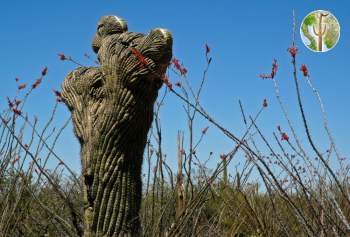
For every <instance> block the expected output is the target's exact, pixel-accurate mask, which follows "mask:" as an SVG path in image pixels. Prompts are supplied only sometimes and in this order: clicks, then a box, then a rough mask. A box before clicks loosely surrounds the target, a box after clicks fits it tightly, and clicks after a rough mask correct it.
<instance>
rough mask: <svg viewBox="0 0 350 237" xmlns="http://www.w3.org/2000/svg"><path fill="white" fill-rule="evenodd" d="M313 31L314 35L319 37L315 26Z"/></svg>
mask: <svg viewBox="0 0 350 237" xmlns="http://www.w3.org/2000/svg"><path fill="white" fill-rule="evenodd" d="M312 30H313V32H314V34H315V35H316V36H319V34H318V33H317V31H316V28H315V25H313V26H312Z"/></svg>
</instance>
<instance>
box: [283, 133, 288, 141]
mask: <svg viewBox="0 0 350 237" xmlns="http://www.w3.org/2000/svg"><path fill="white" fill-rule="evenodd" d="M281 140H282V141H289V137H288V135H287V133H282V136H281Z"/></svg>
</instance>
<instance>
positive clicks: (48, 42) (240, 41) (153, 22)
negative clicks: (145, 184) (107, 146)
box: [0, 0, 350, 170]
mask: <svg viewBox="0 0 350 237" xmlns="http://www.w3.org/2000/svg"><path fill="white" fill-rule="evenodd" d="M292 9H295V11H296V20H297V32H296V33H297V34H296V43H297V46H298V47H299V54H298V59H297V61H298V62H297V63H298V65H300V64H301V63H306V64H307V65H308V67H309V70H310V74H311V76H312V79H313V81H314V83H315V86H316V87H317V88H318V89H319V90H320V92H321V95H322V98H323V100H324V102H325V105H326V109H327V112H328V116H329V122H330V125H331V128H332V131H333V135H334V136H335V138H336V141H337V144H338V147H339V149H340V150H341V152H342V154H343V155H344V156H348V155H349V154H350V147H349V145H348V141H349V140H350V134H349V132H350V129H349V127H350V126H349V125H348V121H350V112H349V109H348V108H349V102H350V93H349V90H350V82H349V72H348V70H349V68H350V60H349V59H348V57H349V53H350V44H349V42H350V14H349V12H350V2H348V1H345V0H344V1H313V2H311V1H301V0H294V1H277V0H276V1H258V0H256V1H229V0H226V1H184V0H178V1H160V0H158V1H130V0H129V1H116V0H108V1H106V0H103V1H101V0H99V1H97V0H93V1H92V0H91V1H82V0H75V1H42V0H36V1H19V0H12V1H1V2H0V29H1V37H0V47H1V54H0V55H1V59H2V60H1V64H0V76H1V81H2V84H1V87H0V108H4V107H5V106H6V100H5V97H6V96H12V95H14V93H15V91H16V83H15V81H14V78H15V77H16V76H18V77H20V78H21V81H22V82H27V83H29V84H30V83H32V82H33V81H34V80H35V79H36V78H37V77H38V76H39V75H40V71H41V69H42V68H43V67H44V66H47V67H48V75H47V77H46V78H45V80H44V82H43V83H42V85H40V87H39V88H38V89H37V91H36V92H35V95H34V96H33V97H32V98H31V100H30V103H28V106H27V107H26V110H25V111H26V112H29V113H30V114H31V115H34V114H37V115H38V116H39V118H40V119H41V121H42V122H43V121H44V120H45V118H47V116H48V114H49V112H48V111H50V109H51V108H52V106H53V104H54V100H55V98H54V96H53V95H52V91H51V89H52V88H59V87H60V84H61V83H62V81H63V79H64V77H65V75H67V74H68V73H69V72H70V71H71V70H73V69H74V68H75V65H73V64H71V63H68V62H62V61H60V60H58V57H57V54H58V53H61V52H63V53H65V54H66V55H69V56H72V57H73V58H75V59H76V60H77V61H79V62H81V63H82V64H84V65H91V64H92V62H91V61H89V60H87V59H86V58H85V57H84V54H85V53H87V54H89V55H91V56H93V53H92V50H91V39H92V37H93V35H94V32H95V28H96V23H97V21H98V19H99V18H100V17H101V16H103V15H110V14H112V15H118V16H121V17H123V18H124V19H126V20H127V21H128V25H129V30H130V31H136V32H145V33H146V32H148V31H149V30H150V29H152V28H155V27H164V28H168V29H169V30H171V32H172V34H173V37H174V47H173V49H174V50H173V54H174V56H175V57H177V58H179V59H180V60H181V61H182V62H183V64H184V65H185V66H186V68H187V69H188V79H189V80H190V81H191V83H192V84H193V85H194V86H197V85H198V83H199V81H200V79H201V75H202V72H203V69H204V67H205V57H204V47H203V46H204V44H205V43H207V44H208V45H209V46H210V47H211V49H212V52H211V56H212V58H213V61H212V65H211V68H210V70H209V73H208V81H207V84H206V86H205V89H204V90H203V95H202V104H203V106H204V107H205V108H206V109H207V111H208V112H209V113H210V114H212V115H213V117H215V118H216V119H217V120H218V121H219V122H220V123H222V124H223V125H224V126H225V127H227V128H229V129H230V130H232V131H233V132H234V133H235V134H236V135H238V136H240V135H242V134H243V132H244V129H243V128H244V126H243V124H242V120H241V117H240V112H239V107H238V99H240V100H241V101H242V102H243V104H244V106H245V109H246V112H247V113H250V114H254V113H255V112H256V111H257V110H258V108H259V107H260V105H261V103H262V101H263V99H264V98H267V99H268V101H269V105H270V106H269V108H268V109H267V110H266V111H265V112H264V114H263V115H262V117H261V119H260V120H259V125H260V126H261V128H262V130H263V131H264V132H265V134H266V135H267V136H268V137H269V138H272V135H271V132H272V131H273V130H274V129H275V128H276V126H277V125H282V126H284V127H286V126H285V125H286V121H285V119H284V118H283V116H282V113H281V111H280V109H279V107H278V104H277V101H276V99H275V97H274V91H273V86H272V82H271V81H263V80H261V79H259V78H258V75H259V74H260V73H264V72H269V70H270V68H271V61H272V59H273V58H276V59H277V60H278V62H279V66H280V68H279V71H278V74H277V80H278V81H279V83H280V86H281V93H282V95H283V100H284V102H285V103H286V105H287V106H288V109H289V113H290V115H291V117H292V118H293V120H294V124H295V126H296V127H297V130H298V132H300V133H303V129H302V127H301V126H300V125H301V119H300V117H299V111H298V110H297V107H296V97H295V90H294V84H293V81H292V74H291V70H292V68H291V64H290V56H289V55H288V53H287V48H288V47H289V45H290V43H291V26H292V23H291V22H292ZM318 9H323V10H329V11H331V12H332V13H333V14H334V15H335V16H336V17H337V19H338V20H339V22H340V26H341V36H340V40H339V42H338V44H337V45H336V47H335V48H334V49H332V50H331V51H329V52H327V53H313V52H311V51H309V50H308V49H307V48H306V47H305V46H304V45H303V44H302V42H301V39H300V35H299V26H300V22H301V20H302V19H303V17H304V16H306V15H307V14H308V13H309V12H311V11H314V10H318ZM300 76H301V75H300ZM170 79H171V81H172V82H176V81H179V80H181V79H180V78H178V77H176V76H175V75H171V78H170ZM302 91H303V100H304V101H305V109H306V111H307V116H308V118H309V120H310V121H312V125H311V129H312V134H313V137H314V138H315V140H317V143H318V144H319V147H320V148H321V149H324V150H325V149H327V147H326V144H327V143H326V141H327V140H326V136H325V132H324V131H323V130H322V119H321V114H320V112H319V109H318V105H317V103H316V100H315V98H314V97H313V95H312V92H311V91H310V90H309V89H308V88H307V87H306V84H305V83H302ZM68 116H69V113H68V111H67V110H66V109H65V107H64V106H63V105H61V106H60V108H59V111H58V116H57V118H56V121H57V123H58V124H63V122H64V121H65V119H67V118H68ZM161 118H162V127H163V133H164V134H163V136H164V150H165V152H166V153H167V154H168V161H169V163H170V164H172V165H174V166H175V164H176V160H175V157H176V134H177V131H178V130H179V129H180V130H185V129H186V120H185V113H184V111H183V108H182V103H181V102H180V101H179V100H178V99H177V98H176V97H175V96H174V95H169V96H168V97H167V99H166V104H165V106H164V108H163V110H162V112H161ZM208 125H209V124H208V123H207V122H206V121H203V120H198V122H197V123H196V125H195V128H196V131H197V136H199V135H200V132H201V128H203V127H205V126H208ZM209 126H210V128H209V131H208V134H207V136H206V138H205V140H204V142H203V144H202V146H201V148H200V150H201V154H202V156H203V159H204V157H207V155H206V154H207V153H208V152H209V151H213V152H214V154H215V155H216V156H218V155H219V154H221V153H225V152H228V151H229V150H230V148H231V147H232V142H231V141H229V140H228V139H226V138H225V137H224V136H223V135H222V134H221V133H220V132H219V131H218V130H216V129H215V128H214V127H213V126H211V125H209ZM271 140H272V139H271ZM302 142H303V143H304V144H305V146H306V147H308V145H307V143H306V139H304V138H302ZM56 150H57V153H58V154H60V155H61V156H62V157H63V158H64V159H65V160H66V162H67V163H68V164H69V165H71V166H73V167H74V168H75V169H76V170H79V166H80V164H79V163H80V162H79V148H78V143H77V141H76V140H75V138H74V136H73V132H72V129H71V127H70V128H68V129H67V130H66V131H65V132H64V134H63V135H62V137H61V139H60V142H59V144H58V145H57V147H56ZM237 162H238V161H237Z"/></svg>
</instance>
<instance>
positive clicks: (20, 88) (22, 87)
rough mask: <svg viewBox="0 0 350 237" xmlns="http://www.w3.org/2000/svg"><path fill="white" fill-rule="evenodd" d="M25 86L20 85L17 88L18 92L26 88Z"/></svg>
mask: <svg viewBox="0 0 350 237" xmlns="http://www.w3.org/2000/svg"><path fill="white" fill-rule="evenodd" d="M26 86H27V84H25V83H23V84H20V85H19V86H18V90H22V89H24V88H26Z"/></svg>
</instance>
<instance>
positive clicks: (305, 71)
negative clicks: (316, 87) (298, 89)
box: [300, 64, 309, 77]
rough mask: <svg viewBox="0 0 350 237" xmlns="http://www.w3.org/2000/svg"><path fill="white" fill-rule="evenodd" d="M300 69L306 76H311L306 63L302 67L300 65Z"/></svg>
mask: <svg viewBox="0 0 350 237" xmlns="http://www.w3.org/2000/svg"><path fill="white" fill-rule="evenodd" d="M300 71H302V72H303V74H304V77H307V76H309V70H308V69H307V67H306V65H305V64H302V65H301V67H300Z"/></svg>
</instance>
